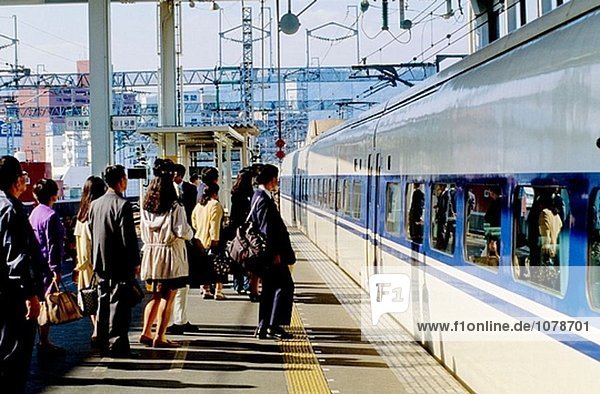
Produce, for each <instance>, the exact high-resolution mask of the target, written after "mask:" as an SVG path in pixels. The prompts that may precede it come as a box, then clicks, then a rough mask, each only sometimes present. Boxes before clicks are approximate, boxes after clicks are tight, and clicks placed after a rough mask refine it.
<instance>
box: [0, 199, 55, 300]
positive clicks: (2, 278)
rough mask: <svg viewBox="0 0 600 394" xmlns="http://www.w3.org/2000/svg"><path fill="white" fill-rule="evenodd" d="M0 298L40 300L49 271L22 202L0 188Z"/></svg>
mask: <svg viewBox="0 0 600 394" xmlns="http://www.w3.org/2000/svg"><path fill="white" fill-rule="evenodd" d="M0 240H1V242H0V297H6V298H9V299H22V300H24V299H26V298H30V297H32V296H35V295H37V296H38V297H39V298H40V299H43V296H44V288H43V284H42V279H43V276H44V275H45V273H47V272H48V266H47V265H46V266H44V265H43V264H42V260H41V254H40V245H39V244H38V242H37V240H36V238H35V234H34V233H33V229H32V228H31V225H30V224H29V220H27V214H26V213H25V210H24V208H23V204H22V203H21V202H20V201H19V200H17V199H16V198H14V197H12V196H11V195H7V194H6V193H4V192H3V191H0Z"/></svg>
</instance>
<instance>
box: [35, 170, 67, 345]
mask: <svg viewBox="0 0 600 394" xmlns="http://www.w3.org/2000/svg"><path fill="white" fill-rule="evenodd" d="M33 194H34V196H35V199H36V200H37V202H38V206H37V207H35V208H34V209H33V211H32V212H31V215H29V222H30V223H31V227H32V228H33V231H34V233H35V237H36V238H37V240H38V242H39V244H40V252H41V254H42V261H43V264H45V265H46V266H47V267H48V269H45V272H46V275H45V276H44V290H45V293H49V292H51V290H52V288H54V289H58V284H59V283H60V282H61V280H62V275H61V273H62V260H63V251H64V240H65V230H64V227H63V225H62V223H61V221H60V218H59V216H58V213H56V211H55V210H54V209H52V207H53V206H54V203H55V202H56V201H58V185H57V184H56V182H54V181H53V180H52V179H46V178H44V179H40V180H39V181H38V182H37V183H36V184H35V186H34V187H33ZM38 351H39V352H40V353H46V354H51V353H64V351H65V350H64V349H63V348H61V347H59V346H56V345H55V344H53V343H52V342H51V341H50V325H49V324H46V325H44V326H40V329H39V338H38Z"/></svg>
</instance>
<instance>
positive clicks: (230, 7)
mask: <svg viewBox="0 0 600 394" xmlns="http://www.w3.org/2000/svg"><path fill="white" fill-rule="evenodd" d="M369 1H370V7H369V9H368V10H367V11H366V12H365V13H364V14H362V13H360V12H359V17H358V19H357V17H356V9H357V8H356V7H357V6H358V5H359V0H352V1H344V0H317V2H316V3H315V4H314V5H313V6H312V7H310V8H309V9H308V10H307V11H305V12H304V13H303V14H302V15H301V16H300V23H301V26H300V30H299V31H298V32H297V33H296V34H294V35H285V34H281V59H282V66H304V65H306V63H307V60H306V57H307V55H306V52H307V50H306V49H307V34H306V32H307V29H310V30H313V31H312V36H311V37H310V38H309V40H308V43H309V48H310V58H311V64H312V65H316V64H317V63H319V64H320V65H323V66H348V65H351V64H356V63H357V61H356V57H357V55H356V51H357V50H356V38H355V37H349V38H347V39H343V40H337V41H330V40H331V39H337V38H343V37H345V36H348V34H349V33H350V31H349V30H347V29H342V28H338V27H335V26H327V27H324V28H321V29H317V30H314V29H315V28H318V27H320V26H323V25H325V24H327V23H331V22H335V23H338V24H341V25H345V26H350V27H354V28H358V31H359V47H360V57H361V58H363V57H367V63H371V64H377V63H386V64H392V63H403V62H409V61H412V60H413V58H415V57H416V58H417V60H418V61H421V60H425V61H434V60H435V54H436V53H439V54H456V53H459V54H466V53H467V52H468V41H467V38H466V33H467V32H468V27H467V15H468V13H467V9H466V8H465V9H464V10H463V13H462V14H461V12H459V10H458V4H459V3H458V0H453V7H454V8H455V13H454V15H453V16H450V17H448V18H444V17H442V14H444V13H445V12H446V3H445V1H444V0H406V4H407V6H408V7H407V10H406V18H407V19H411V20H412V21H413V23H414V25H413V28H412V29H411V30H410V32H409V31H405V30H401V29H400V27H399V12H398V7H399V6H398V4H399V1H398V0H396V1H393V2H392V1H390V3H389V4H390V11H389V26H390V29H389V30H388V31H384V30H381V20H382V15H381V14H382V12H381V8H380V7H381V0H377V1H374V0H369ZM217 3H218V4H219V6H220V7H221V9H222V12H218V11H210V10H209V3H198V1H197V0H196V6H195V7H194V8H190V7H189V6H188V1H187V0H184V1H183V3H182V8H181V9H182V15H183V23H182V32H183V57H182V64H183V67H184V68H185V69H194V68H213V67H215V66H216V65H217V64H218V61H219V35H218V32H219V17H220V16H221V23H222V30H223V31H226V30H229V29H233V28H236V27H238V26H239V25H240V24H241V4H240V2H238V1H231V0H229V1H226V0H217ZM309 3H310V1H309V0H302V1H298V0H294V1H292V11H293V12H294V13H296V14H297V13H299V12H300V11H301V10H302V9H303V8H304V7H306V6H307V5H308V4H309ZM463 3H464V1H463ZM1 4H2V0H0V5H1ZM247 4H249V5H251V6H252V8H253V24H254V26H255V27H256V28H257V30H255V31H254V35H255V36H256V38H259V36H260V31H259V30H258V29H260V26H261V21H260V3H259V2H258V1H248V2H247ZM266 4H267V5H270V6H271V7H272V9H273V14H275V7H274V0H266ZM349 6H354V7H355V8H348V7H349ZM281 7H282V14H283V13H284V12H286V11H287V2H285V1H282V2H281ZM219 14H220V15H219ZM13 15H16V16H17V21H18V25H17V29H18V39H19V64H20V65H23V66H25V67H28V68H30V69H31V70H32V72H36V71H37V70H39V71H42V70H45V71H46V72H55V73H60V72H75V71H76V61H77V60H81V59H87V57H88V30H87V29H88V15H87V5H85V4H77V5H43V6H40V5H36V6H0V35H4V36H9V37H14V32H13V19H12V16H13ZM265 19H267V20H268V12H266V18H265ZM111 31H112V35H111V44H112V63H113V65H114V70H115V71H142V70H155V69H156V68H157V66H158V61H159V58H158V56H157V35H158V33H157V6H156V3H153V2H142V3H133V4H120V3H114V4H113V5H112V8H111ZM274 34H275V33H274ZM448 34H450V38H447V35H448ZM227 37H228V38H234V39H235V38H237V39H239V38H241V31H240V30H239V29H237V30H234V31H232V32H230V33H229V34H228V35H227ZM9 43H10V41H8V40H7V39H6V38H2V37H1V36H0V48H2V47H3V46H4V45H6V44H9ZM275 43H276V40H275V37H273V51H274V53H276V52H275V51H276V48H275ZM222 44H223V51H222V60H223V65H224V66H239V63H240V60H241V53H242V48H241V44H239V43H236V42H233V41H231V40H223V41H222ZM432 44H435V45H433V46H432ZM265 46H266V51H265V53H266V54H265V59H266V61H265V63H266V64H267V65H268V64H269V58H270V56H269V49H268V48H269V40H268V39H267V40H266V43H265ZM380 48H383V49H380ZM253 51H254V65H255V67H260V65H261V43H260V41H259V40H257V41H256V42H255V44H254V47H253ZM317 58H318V59H317ZM273 59H274V62H275V61H276V55H275V54H274V55H273ZM13 63H14V49H13V48H12V47H9V48H4V49H0V70H2V69H6V68H7V67H10V66H9V65H10V64H13ZM444 65H447V64H446V63H444Z"/></svg>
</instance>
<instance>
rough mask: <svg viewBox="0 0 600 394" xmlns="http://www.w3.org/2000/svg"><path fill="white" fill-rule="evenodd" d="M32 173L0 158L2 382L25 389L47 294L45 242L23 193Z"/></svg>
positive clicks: (15, 390) (16, 389)
mask: <svg viewBox="0 0 600 394" xmlns="http://www.w3.org/2000/svg"><path fill="white" fill-rule="evenodd" d="M26 188H27V173H25V172H23V171H22V169H21V164H20V163H19V161H18V160H17V159H15V158H14V157H12V156H3V157H1V158H0V239H1V240H2V242H1V243H0V312H1V313H0V387H2V391H3V392H6V393H22V392H24V391H25V384H26V382H27V376H28V374H29V364H30V361H31V352H32V351H33V341H34V340H35V330H36V327H37V320H36V319H37V317H38V315H39V313H40V303H39V300H40V299H41V298H43V296H44V287H43V282H42V278H43V270H42V262H41V254H40V252H39V251H40V246H39V244H38V242H37V240H36V238H35V235H34V233H33V229H32V228H31V224H29V220H27V214H26V213H25V209H24V208H23V204H21V202H20V201H19V200H18V198H19V196H20V195H21V194H22V193H23V192H24V191H25V189H26Z"/></svg>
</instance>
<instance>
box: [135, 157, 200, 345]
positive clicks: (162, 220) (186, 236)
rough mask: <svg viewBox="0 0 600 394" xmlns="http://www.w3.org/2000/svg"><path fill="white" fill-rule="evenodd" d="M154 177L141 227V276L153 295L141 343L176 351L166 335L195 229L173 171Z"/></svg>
mask: <svg viewBox="0 0 600 394" xmlns="http://www.w3.org/2000/svg"><path fill="white" fill-rule="evenodd" d="M167 166H168V163H167ZM155 174H156V175H157V176H156V177H155V178H154V179H153V180H152V182H150V186H149V187H148V191H147V193H146V197H145V199H144V205H143V210H142V215H141V216H142V217H141V226H140V227H141V233H142V241H143V242H144V247H143V249H142V251H143V252H144V253H143V257H142V273H141V277H142V279H144V280H145V281H146V287H147V289H148V290H149V291H150V292H151V293H152V299H150V301H148V304H147V305H146V308H145V309H144V328H143V330H142V335H141V336H140V343H142V344H144V345H148V346H154V347H159V348H176V347H179V346H180V345H179V344H178V343H176V342H171V341H170V340H168V339H167V338H166V336H165V334H166V331H167V326H168V324H169V318H170V316H171V312H172V309H173V299H174V297H175V293H176V291H177V289H179V288H181V287H184V286H186V284H187V280H188V275H189V269H188V263H187V251H186V248H185V241H186V240H190V239H192V235H193V230H192V228H191V227H190V225H189V224H188V221H187V218H186V214H185V209H184V208H183V206H182V205H181V204H179V203H178V202H177V193H176V191H175V187H174V186H173V174H172V171H170V170H169V169H164V170H162V171H158V172H156V171H155ZM155 320H157V324H156V332H155V334H154V336H153V335H152V325H153V324H154V321H155Z"/></svg>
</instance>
